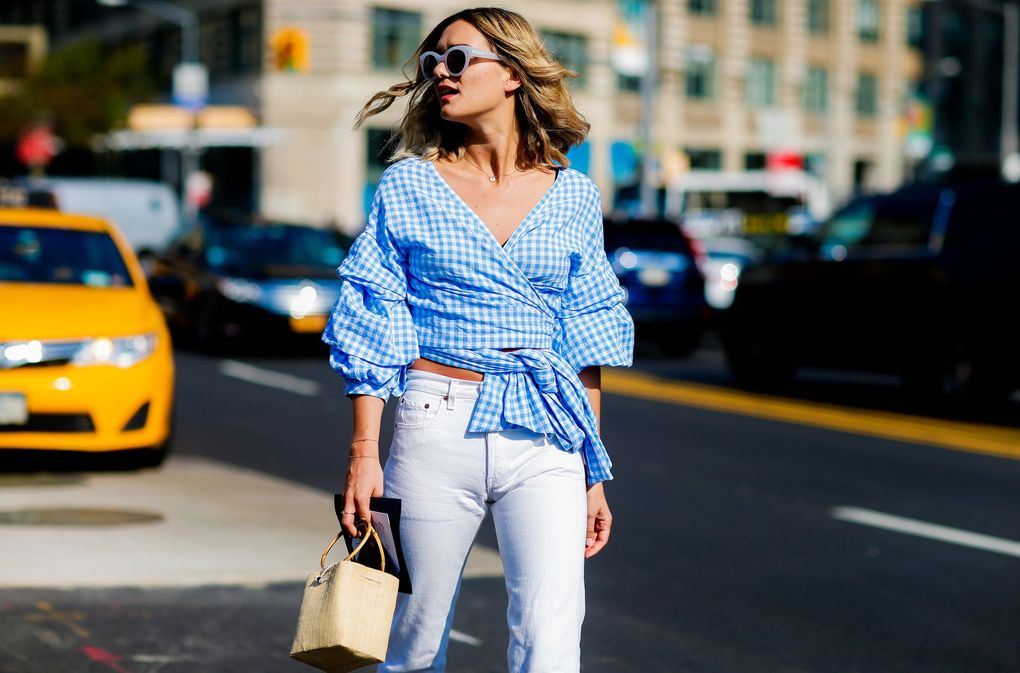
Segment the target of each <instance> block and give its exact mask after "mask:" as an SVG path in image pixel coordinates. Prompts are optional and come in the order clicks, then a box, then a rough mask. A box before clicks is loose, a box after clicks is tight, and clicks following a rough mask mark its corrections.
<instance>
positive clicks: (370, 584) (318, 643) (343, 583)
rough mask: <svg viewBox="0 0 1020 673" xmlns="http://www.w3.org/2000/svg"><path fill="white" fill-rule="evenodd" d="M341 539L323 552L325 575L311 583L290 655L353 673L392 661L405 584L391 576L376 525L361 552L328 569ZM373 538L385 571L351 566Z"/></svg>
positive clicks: (315, 576) (321, 572) (317, 575)
mask: <svg viewBox="0 0 1020 673" xmlns="http://www.w3.org/2000/svg"><path fill="white" fill-rule="evenodd" d="M340 537H341V535H337V536H336V538H334V540H333V541H332V542H330V543H329V546H328V547H326V551H324V552H322V558H321V559H320V561H319V567H320V570H319V572H315V573H312V574H311V575H309V576H308V580H307V581H306V582H305V593H304V597H303V598H302V600H301V614H300V617H298V625H297V634H296V635H295V636H294V644H293V646H292V647H291V651H290V656H291V657H292V658H294V659H297V660H298V661H302V662H304V663H306V664H309V665H311V666H314V667H315V668H318V669H321V670H323V671H326V672H327V673H347V672H348V671H353V670H354V669H356V668H361V667H362V666H368V665H370V664H377V663H379V662H381V661H383V660H385V659H386V647H387V646H388V645H389V639H390V625H391V623H392V621H393V610H394V608H395V607H396V603H397V586H398V584H399V581H398V580H397V578H396V577H394V576H393V575H389V574H387V573H386V572H385V570H386V554H384V553H383V552H382V543H381V541H380V540H379V534H378V533H376V532H375V530H374V529H373V528H372V527H371V524H370V525H369V527H368V530H367V531H366V532H365V534H364V535H363V536H362V539H361V544H359V545H358V548H357V549H355V550H354V551H353V552H351V553H350V554H349V555H348V556H347V558H345V559H344V560H343V561H340V562H338V563H334V564H333V565H331V566H329V567H328V568H327V567H326V556H327V555H328V554H329V551H330V549H332V548H333V545H334V544H336V541H337V540H339V539H340ZM369 538H372V539H373V540H374V541H375V544H376V545H377V546H378V549H379V557H380V559H381V561H380V568H379V570H376V569H374V568H369V567H367V566H363V565H361V564H359V563H355V562H354V561H352V560H351V559H352V558H353V557H354V556H355V555H356V554H357V553H358V552H359V551H361V548H362V547H364V546H365V543H367V542H368V540H369Z"/></svg>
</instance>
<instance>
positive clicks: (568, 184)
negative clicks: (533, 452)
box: [323, 159, 634, 484]
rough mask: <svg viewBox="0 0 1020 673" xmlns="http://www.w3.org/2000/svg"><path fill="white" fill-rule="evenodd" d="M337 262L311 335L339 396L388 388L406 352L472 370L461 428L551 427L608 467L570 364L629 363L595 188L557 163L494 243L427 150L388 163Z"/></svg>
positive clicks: (602, 468) (593, 463)
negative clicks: (470, 403) (334, 288)
mask: <svg viewBox="0 0 1020 673" xmlns="http://www.w3.org/2000/svg"><path fill="white" fill-rule="evenodd" d="M337 273H338V274H339V276H340V278H341V279H342V281H343V282H342V286H341V292H340V299H339V300H338V301H337V303H336V305H335V306H334V308H333V312H332V315H331V316H330V319H329V322H328V324H327V325H326V329H325V332H324V333H323V339H324V340H325V341H326V343H328V344H329V345H330V351H331V353H330V364H331V365H332V367H333V368H334V369H335V370H336V371H337V372H339V373H340V374H342V375H343V377H344V380H345V382H346V392H347V395H359V394H365V395H374V396H376V397H381V398H382V399H384V400H385V399H387V398H388V397H389V396H391V395H402V394H403V393H404V389H405V385H406V375H407V367H408V365H409V364H410V363H411V362H413V361H414V360H415V359H416V358H418V357H419V356H420V357H424V358H428V359H430V360H434V361H436V362H440V363H443V364H446V365H451V366H454V367H462V368H465V369H470V370H473V371H477V372H482V373H483V374H484V381H483V382H482V386H481V391H480V396H479V399H478V402H477V403H476V405H475V409H474V412H473V414H472V416H471V420H470V423H469V425H468V431H469V432H498V431H501V430H507V429H510V428H517V427H520V428H526V429H528V430H531V431H533V432H537V433H541V434H546V435H551V436H552V437H554V438H555V439H556V441H557V443H558V445H559V447H560V448H561V449H563V450H565V451H569V452H574V451H582V452H583V457H584V461H585V465H586V468H587V473H588V482H589V483H590V484H594V483H597V482H599V481H605V480H607V479H611V478H612V474H611V473H610V468H611V466H612V463H611V462H610V460H609V456H608V455H607V453H606V449H605V446H604V445H603V443H602V440H601V439H600V438H599V433H598V428H597V421H596V417H595V413H594V411H593V410H592V408H591V404H590V401H589V398H588V395H587V392H586V391H585V389H584V386H583V384H582V383H581V381H580V379H579V377H578V375H577V374H578V372H580V371H581V370H582V369H583V368H585V367H589V366H595V365H609V366H630V364H631V362H632V357H633V348H634V324H633V322H632V320H631V318H630V315H629V314H628V313H627V311H626V309H625V308H624V307H623V296H624V295H623V291H622V289H621V288H620V284H619V281H618V280H617V278H616V275H615V274H614V273H613V271H612V268H611V267H610V264H609V260H608V259H607V258H606V254H605V250H604V248H603V242H602V209H601V205H600V201H599V193H598V189H597V188H596V187H595V185H594V184H593V183H592V182H591V180H589V179H588V178H587V177H586V176H584V175H583V174H582V173H579V172H577V171H574V170H570V169H559V170H558V175H557V177H556V180H555V181H554V182H553V185H552V186H551V187H550V188H549V190H548V191H547V192H546V194H545V195H544V196H543V197H542V199H541V200H540V201H539V202H538V203H537V204H536V205H535V207H534V208H533V209H532V210H531V212H530V213H528V215H527V216H526V217H525V218H524V220H523V221H522V222H521V223H520V225H519V226H518V227H517V229H516V230H515V231H514V233H513V235H511V237H510V239H509V240H508V241H507V242H506V245H504V246H500V245H499V243H498V241H497V240H496V238H495V237H494V236H493V235H492V233H491V232H490V231H489V230H488V228H487V227H486V226H485V223H484V222H482V220H481V219H479V218H478V216H477V215H476V214H475V213H474V211H473V210H472V209H471V208H470V207H469V206H468V205H467V204H466V203H465V202H464V201H463V200H462V199H461V198H460V197H459V196H458V195H457V194H456V192H454V191H453V189H452V188H451V187H450V186H449V185H448V184H447V182H446V181H445V180H444V179H443V178H442V176H441V175H440V174H439V172H438V171H437V170H436V168H435V166H434V165H433V164H432V163H431V162H428V161H423V160H420V159H405V160H402V161H400V162H397V163H396V164H394V165H392V166H390V167H389V168H388V169H387V170H386V172H385V173H384V174H383V176H382V179H381V180H380V183H379V188H378V190H377V191H376V194H375V200H374V201H373V203H372V209H371V213H370V214H369V217H368V223H367V226H366V228H365V231H364V232H363V233H362V234H361V235H360V236H358V238H357V240H356V241H355V243H354V246H353V247H352V248H351V251H350V254H349V255H348V256H347V258H346V259H345V260H344V262H343V264H341V266H340V268H339V269H338V271H337ZM504 349H517V350H513V351H509V352H508V351H505V350H504Z"/></svg>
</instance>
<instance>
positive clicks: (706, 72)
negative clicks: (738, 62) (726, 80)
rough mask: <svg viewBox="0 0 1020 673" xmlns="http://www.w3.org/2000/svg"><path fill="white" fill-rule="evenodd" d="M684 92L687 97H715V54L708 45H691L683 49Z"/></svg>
mask: <svg viewBox="0 0 1020 673" xmlns="http://www.w3.org/2000/svg"><path fill="white" fill-rule="evenodd" d="M684 92H685V93H686V95H687V97H688V98H699V99H709V98H715V54H714V53H713V51H712V48H711V47H709V46H708V45H703V44H697V45H691V46H690V47H688V48H687V50H686V51H685V53H684Z"/></svg>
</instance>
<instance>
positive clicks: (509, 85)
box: [503, 68, 521, 93]
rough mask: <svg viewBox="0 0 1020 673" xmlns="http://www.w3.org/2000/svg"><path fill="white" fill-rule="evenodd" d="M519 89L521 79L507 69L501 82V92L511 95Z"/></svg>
mask: <svg viewBox="0 0 1020 673" xmlns="http://www.w3.org/2000/svg"><path fill="white" fill-rule="evenodd" d="M519 88H521V78H520V77H518V76H517V73H516V72H514V71H513V70H512V69H510V68H507V69H506V76H505V78H504V80H503V91H504V92H505V93H512V92H514V91H516V90H517V89H519Z"/></svg>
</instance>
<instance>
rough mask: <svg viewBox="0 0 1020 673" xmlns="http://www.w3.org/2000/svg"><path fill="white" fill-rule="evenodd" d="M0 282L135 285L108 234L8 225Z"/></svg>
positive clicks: (1, 245)
mask: <svg viewBox="0 0 1020 673" xmlns="http://www.w3.org/2000/svg"><path fill="white" fill-rule="evenodd" d="M0 282H14V283H59V284H66V285H89V286H93V287H130V286H131V285H133V283H132V281H131V274H130V273H128V269H127V265H126V264H125V263H124V258H123V257H121V254H120V251H119V250H118V249H117V245H116V244H115V243H114V242H113V239H112V238H110V236H109V235H108V234H106V233H104V232H99V231H76V230H70V229H50V228H47V227H32V226H18V225H4V224H0Z"/></svg>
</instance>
